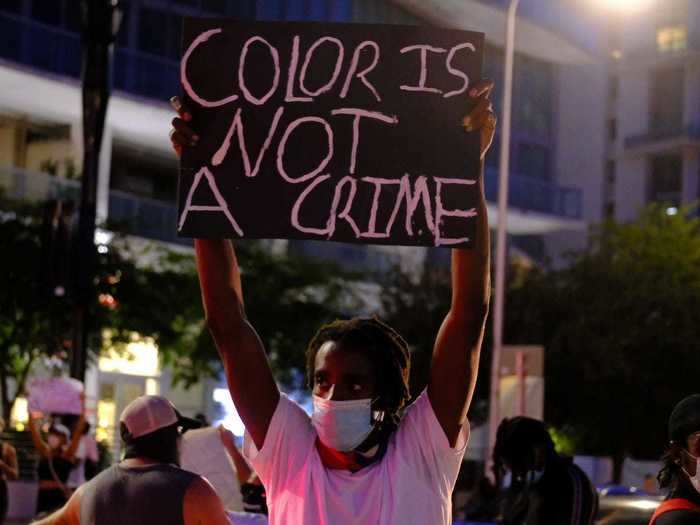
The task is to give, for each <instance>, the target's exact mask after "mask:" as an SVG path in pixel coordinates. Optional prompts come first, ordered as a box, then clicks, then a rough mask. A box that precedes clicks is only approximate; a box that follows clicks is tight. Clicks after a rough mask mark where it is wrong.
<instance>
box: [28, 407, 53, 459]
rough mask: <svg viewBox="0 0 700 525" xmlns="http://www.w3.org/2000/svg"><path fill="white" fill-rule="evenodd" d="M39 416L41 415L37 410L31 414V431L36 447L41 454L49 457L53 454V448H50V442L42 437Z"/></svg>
mask: <svg viewBox="0 0 700 525" xmlns="http://www.w3.org/2000/svg"><path fill="white" fill-rule="evenodd" d="M39 418H40V415H39V414H38V413H36V412H32V413H30V414H29V433H30V434H31V435H32V442H33V443H34V448H35V449H36V451H37V452H38V453H39V455H40V456H42V457H44V458H48V457H49V456H50V455H51V449H50V448H49V445H48V443H46V441H44V439H43V438H42V437H41V432H40V431H39V427H38V424H37V419H39Z"/></svg>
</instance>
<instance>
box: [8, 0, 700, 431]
mask: <svg viewBox="0 0 700 525" xmlns="http://www.w3.org/2000/svg"><path fill="white" fill-rule="evenodd" d="M547 3H548V4H551V6H553V9H554V14H552V12H550V11H549V10H547V9H544V10H543V9H542V8H541V4H542V2H540V1H539V0H523V11H522V18H521V19H520V20H519V25H518V38H517V45H516V47H517V56H516V67H515V85H516V90H515V99H514V115H513V118H514V133H513V140H512V144H511V148H512V149H511V154H512V173H511V183H510V184H511V185H510V199H509V205H510V208H509V218H508V231H509V233H510V236H511V240H512V244H513V246H514V247H516V248H518V249H519V251H521V252H522V253H525V254H527V255H528V256H529V257H531V258H533V259H535V260H541V259H543V258H545V257H546V256H547V255H552V254H551V253H549V252H551V250H555V249H557V247H558V246H560V245H561V243H562V242H564V241H566V240H569V239H576V241H575V242H580V239H581V238H582V235H583V232H584V231H585V226H586V223H587V221H590V220H595V219H597V218H598V217H600V215H601V212H600V209H599V207H600V195H601V192H602V188H601V186H602V182H601V181H602V180H603V173H602V170H603V165H604V163H603V162H602V160H601V159H603V157H604V152H605V137H604V136H603V135H602V134H601V132H600V129H601V126H602V125H603V123H604V121H605V111H606V106H605V100H606V99H605V94H606V92H607V91H606V89H607V87H606V86H607V76H606V74H605V71H604V68H603V69H601V65H600V63H599V60H598V54H597V50H596V42H597V40H596V38H595V37H591V34H593V33H586V32H581V31H580V29H581V24H573V25H568V26H567V25H566V24H563V25H562V24H561V17H559V16H557V14H556V13H557V12H558V11H557V9H561V6H559V7H557V6H558V5H559V3H558V2H551V3H550V2H547ZM120 4H121V6H122V10H123V17H122V24H121V26H122V27H121V29H120V32H119V34H118V38H117V42H116V47H115V58H114V72H113V89H114V91H113V95H112V98H111V101H110V106H109V111H108V115H107V123H106V129H105V134H104V140H103V144H102V156H101V160H100V167H99V182H98V220H101V221H114V222H118V223H121V224H123V225H125V227H126V228H127V231H128V233H129V234H130V235H131V236H132V237H133V238H135V239H141V240H148V241H154V242H166V243H170V244H173V245H178V246H181V247H183V249H190V248H189V246H190V245H191V242H190V241H189V240H187V239H179V238H177V236H176V234H175V224H176V208H175V204H174V203H175V194H176V188H177V160H176V158H175V156H174V155H173V153H172V152H171V150H170V143H169V139H168V132H169V128H170V120H171V118H172V111H171V110H170V108H169V107H168V105H167V102H166V101H167V100H168V98H169V97H170V96H171V95H172V94H175V93H177V92H178V91H179V87H178V57H179V40H180V28H181V19H182V17H183V16H231V17H236V18H239V19H244V20H246V19H247V20H317V21H325V22H364V23H400V24H424V23H428V24H434V25H442V26H448V27H454V28H463V29H472V30H480V31H485V32H486V34H487V49H486V66H485V67H486V72H485V74H486V76H488V77H490V78H493V79H494V80H495V81H496V82H497V86H499V87H497V90H496V93H495V94H494V99H495V102H496V106H497V108H498V106H499V104H500V86H501V84H502V82H501V79H502V75H503V73H502V68H503V51H502V48H503V42H504V30H503V27H504V24H505V14H504V10H503V2H501V1H496V2H483V3H482V2H477V1H475V0H464V1H460V2H456V1H451V0H447V1H440V0H422V1H417V0H396V1H394V2H389V1H383V0H382V1H380V0H306V1H301V0H288V1H283V0H265V1H263V0H258V1H254V0H247V1H241V0H122V1H121V2H120ZM79 13H80V1H79V0H52V1H50V2H49V1H45V0H5V1H4V2H3V3H2V4H1V5H0V189H2V191H4V192H5V193H6V194H7V195H9V196H11V197H13V198H17V199H30V200H37V201H40V200H45V199H48V198H77V196H78V195H79V188H80V173H81V162H82V132H81V98H80V97H81V92H80V82H79V75H80V60H81V54H80V35H79V28H80V20H79ZM582 35H583V36H582ZM620 129H621V130H622V126H621V128H620ZM572 131H575V133H572ZM498 143H499V138H498V136H497V138H496V144H495V145H494V147H493V149H492V152H491V154H490V155H489V157H488V161H487V168H486V174H485V177H486V179H485V182H486V192H487V198H488V201H489V202H488V206H489V212H490V215H491V217H492V218H494V219H495V216H496V213H495V201H496V199H497V195H498V169H497V156H498V155H497V153H498ZM695 158H696V161H695V162H696V163H697V155H696V157H695ZM696 173H697V168H696ZM596 206H598V208H597V207H596ZM492 224H493V225H495V222H494V220H493V219H492ZM577 232H578V233H577ZM552 238H554V239H555V241H556V242H553V241H551V240H550V239H552ZM562 239H564V241H562ZM572 242H573V241H572ZM282 248H283V249H287V250H289V251H290V252H294V253H298V254H302V255H305V256H309V257H318V258H328V259H333V260H337V261H339V262H341V263H342V264H344V265H346V266H348V267H350V268H352V269H355V270H358V269H364V270H367V271H368V272H370V273H372V274H373V275H376V274H381V272H384V271H388V270H389V269H390V268H392V266H393V265H394V264H397V263H399V264H403V265H404V266H406V267H409V268H414V269H416V268H420V267H422V265H424V264H444V263H446V261H447V256H448V253H449V252H448V251H447V250H437V249H435V250H426V249H421V248H397V247H378V246H360V245H343V244H337V243H319V242H312V241H304V242H301V241H300V242H290V243H288V244H284V245H283V246H282ZM132 350H133V352H132V353H133V359H131V360H126V361H124V360H120V359H119V358H117V357H115V356H109V355H108V356H105V357H104V358H103V359H101V360H100V362H99V363H98V364H97V366H95V367H93V368H92V369H91V370H90V373H89V374H88V378H87V383H88V393H89V396H90V398H91V399H92V410H93V415H94V417H95V420H96V423H97V427H98V430H99V431H100V432H102V433H103V434H104V435H105V436H107V437H109V438H110V439H111V438H113V436H114V431H115V429H116V428H117V420H116V418H117V417H118V414H119V412H120V411H121V409H122V408H123V406H125V405H126V404H127V403H128V402H129V401H130V400H131V399H133V398H134V397H136V396H138V395H141V394H143V393H156V392H160V393H164V394H167V395H168V396H170V397H172V398H174V399H175V400H176V402H177V403H178V405H179V406H181V407H182V408H183V409H184V411H185V412H187V413H194V412H196V411H204V412H207V413H209V414H210V415H213V414H214V412H215V411H216V410H217V407H220V405H219V404H218V403H217V402H216V401H215V400H214V397H216V392H217V388H220V387H221V386H222V385H220V384H219V383H217V382H216V381H211V382H208V383H205V384H202V385H199V386H198V387H197V388H196V389H194V390H190V391H187V392H182V391H179V390H176V389H172V388H171V387H170V382H169V374H168V371H167V370H163V369H161V366H160V364H159V362H158V354H157V349H156V348H155V347H153V346H152V345H149V343H148V341H134V346H133V348H132ZM98 399H99V400H100V401H99V403H98V402H97V400H98Z"/></svg>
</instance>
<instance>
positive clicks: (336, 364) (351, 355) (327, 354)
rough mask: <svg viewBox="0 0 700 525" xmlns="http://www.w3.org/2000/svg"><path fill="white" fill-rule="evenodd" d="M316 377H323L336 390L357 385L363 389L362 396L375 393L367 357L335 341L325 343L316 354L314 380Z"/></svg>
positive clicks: (373, 375)
mask: <svg viewBox="0 0 700 525" xmlns="http://www.w3.org/2000/svg"><path fill="white" fill-rule="evenodd" d="M318 376H323V377H324V378H325V379H326V380H327V381H328V382H330V383H332V384H334V385H335V388H336V389H338V388H340V387H342V388H350V387H352V386H353V385H355V384H359V385H361V386H362V387H363V388H362V392H361V394H362V396H367V395H372V396H373V395H374V394H375V392H376V378H375V371H374V366H373V365H372V362H371V360H370V359H369V357H368V356H367V355H366V354H365V353H364V352H362V351H360V350H359V349H354V348H348V347H346V346H343V345H342V344H339V343H336V342H335V341H326V342H325V343H323V344H322V345H321V347H320V348H319V349H318V352H317V353H316V358H315V360H314V378H316V377H318ZM316 383H317V381H316V380H315V381H314V384H316ZM316 390H317V388H316V386H315V387H314V391H316ZM353 397H354V396H353Z"/></svg>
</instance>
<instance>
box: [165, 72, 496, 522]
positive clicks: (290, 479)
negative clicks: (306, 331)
mask: <svg viewBox="0 0 700 525" xmlns="http://www.w3.org/2000/svg"><path fill="white" fill-rule="evenodd" d="M492 88H493V84H492V83H491V82H482V83H479V84H476V85H474V86H473V87H471V88H470V90H469V95H470V97H471V98H472V100H473V101H474V102H475V106H474V109H473V110H472V111H471V112H470V113H469V115H467V116H466V117H465V118H464V122H463V124H464V127H465V128H466V130H467V131H469V132H478V133H479V134H480V139H481V160H482V166H483V159H484V156H485V154H486V152H487V150H488V148H489V146H490V145H491V142H492V139H493V134H494V128H495V123H496V118H495V115H494V113H493V110H492V107H491V103H490V101H489V95H490V93H491V90H492ZM173 106H174V107H175V109H176V110H178V112H179V114H180V117H179V118H176V119H174V121H173V127H174V130H173V132H172V133H171V139H172V141H173V145H174V147H175V149H176V151H178V152H182V149H183V148H187V147H195V146H196V144H197V142H198V137H197V135H196V133H195V131H193V130H192V129H191V128H190V127H189V122H191V114H190V113H189V111H188V109H187V108H186V107H184V106H183V104H182V103H181V102H180V101H179V100H178V99H174V100H173ZM479 197H480V199H479V204H478V207H477V212H478V219H477V221H478V225H477V234H476V241H475V243H474V248H473V249H471V250H463V249H454V250H453V252H452V283H453V284H452V286H453V289H452V303H451V308H450V311H449V312H448V313H447V316H446V317H445V320H444V321H443V323H442V326H441V328H440V330H439V332H438V334H437V338H436V341H435V347H434V350H433V358H432V365H431V372H430V380H429V384H428V387H427V389H426V390H425V391H424V392H423V393H421V394H420V395H419V396H418V398H417V399H416V400H415V401H414V402H413V403H412V404H411V405H410V406H408V407H407V408H404V407H405V405H406V403H407V401H408V400H409V387H408V372H409V366H410V356H409V351H408V345H407V344H406V342H405V341H404V339H403V338H402V337H401V336H400V335H399V334H398V333H397V332H396V331H394V330H393V329H392V328H390V327H389V326H387V325H386V324H384V323H383V322H381V321H380V320H378V319H374V318H370V319H368V318H355V319H351V320H349V321H336V322H334V323H331V324H330V325H327V326H324V327H322V328H321V329H320V330H319V332H318V333H317V334H316V336H315V337H314V338H313V339H312V341H311V343H310V345H309V348H308V361H307V364H308V370H307V372H308V381H309V387H310V388H311V389H312V392H313V415H312V417H309V416H307V415H306V413H305V412H304V411H303V410H302V409H301V408H300V407H299V406H298V405H296V404H295V403H294V402H292V401H291V400H290V399H289V398H287V397H286V396H285V395H284V394H280V392H279V390H278V388H277V385H276V383H275V380H274V377H273V375H272V372H271V369H270V366H269V363H268V361H267V357H266V355H265V349H264V348H263V344H262V342H261V341H260V338H259V337H258V335H257V334H256V332H255V330H254V328H253V327H252V325H251V324H250V322H249V320H248V319H247V317H246V313H245V305H244V301H243V291H242V284H241V274H240V269H239V267H238V263H237V261H236V255H235V252H234V249H233V245H232V243H231V242H229V241H225V240H203V239H196V240H195V251H196V257H197V267H198V272H199V278H200V284H201V288H202V298H203V303H204V309H205V312H206V319H207V324H208V326H209V329H210V331H211V333H212V336H213V338H214V341H215V343H216V346H217V348H218V350H219V353H220V355H221V359H222V361H223V364H224V369H225V372H226V377H227V380H228V385H229V389H230V392H231V396H232V398H233V401H234V403H235V405H236V409H237V410H238V413H239V415H240V417H241V419H242V420H243V422H244V424H245V426H246V429H247V435H246V438H245V442H244V454H245V455H246V456H247V458H248V459H249V461H250V463H251V465H252V466H253V468H254V469H255V470H256V472H257V473H258V475H259V476H260V479H261V480H262V481H263V484H264V485H265V488H266V491H267V498H268V507H269V519H270V523H271V524H273V525H283V524H295V525H343V524H348V523H358V524H360V523H361V524H366V523H372V524H375V523H376V524H382V525H393V524H402V525H403V524H415V525H426V524H430V525H448V524H449V523H451V506H452V504H451V495H452V490H453V488H454V484H455V482H456V479H457V474H458V472H459V468H460V464H461V461H462V457H463V455H464V452H465V448H466V445H467V441H468V437H469V424H468V422H467V411H468V409H469V405H470V403H471V399H472V395H473V392H474V387H475V384H476V374H477V370H478V365H479V353H480V349H481V343H482V339H483V335H484V326H485V321H486V316H487V312H488V305H489V297H490V276H489V257H490V256H489V230H488V224H487V220H486V204H485V200H484V194H483V181H482V182H481V190H480V192H479Z"/></svg>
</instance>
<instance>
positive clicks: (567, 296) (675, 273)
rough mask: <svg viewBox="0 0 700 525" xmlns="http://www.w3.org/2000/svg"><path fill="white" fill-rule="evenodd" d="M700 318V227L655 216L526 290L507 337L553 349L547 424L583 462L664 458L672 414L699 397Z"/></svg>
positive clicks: (689, 220) (535, 275)
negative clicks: (564, 435) (570, 436)
mask: <svg viewBox="0 0 700 525" xmlns="http://www.w3.org/2000/svg"><path fill="white" fill-rule="evenodd" d="M699 312H700V221H699V220H698V219H697V218H693V217H692V216H691V210H687V209H686V210H683V211H682V212H681V213H678V214H677V215H673V216H669V215H667V214H666V213H665V210H664V209H663V208H660V207H651V208H649V209H648V210H646V211H645V212H644V213H643V214H642V215H641V217H640V218H639V219H638V220H637V221H635V222H633V223H628V224H617V223H614V222H607V223H604V224H603V225H601V226H600V227H599V228H597V229H596V230H595V231H594V232H593V235H592V237H591V242H590V244H589V246H588V248H587V249H586V250H585V251H583V252H581V253H578V254H575V255H572V258H571V261H570V265H569V266H568V267H566V268H565V269H562V270H558V271H550V272H540V271H535V272H531V273H530V274H528V275H527V276H526V277H525V278H524V279H523V280H522V281H521V282H518V283H514V285H513V286H512V288H511V289H510V290H509V295H508V310H507V315H506V323H507V326H506V334H507V335H506V337H507V340H508V342H509V343H521V344H528V343H532V344H544V346H545V352H546V393H545V404H546V407H545V414H546V419H547V421H548V422H549V423H551V424H554V425H556V426H559V427H564V426H566V427H568V428H569V429H573V431H574V432H575V434H576V442H577V444H578V446H579V450H578V452H579V453H591V454H604V455H612V456H613V457H615V458H616V459H617V460H620V459H621V458H622V457H624V456H626V455H628V456H633V457H642V458H655V457H658V456H659V455H660V453H661V451H662V450H663V447H664V444H665V442H666V441H667V436H666V421H667V419H668V416H669V414H670V411H671V409H672V407H673V406H674V404H675V403H676V402H678V401H679V400H680V399H681V398H683V397H684V396H686V395H688V394H690V393H693V392H697V391H698V375H699V374H700V322H698V319H699V318H698V315H699ZM618 464H619V461H618Z"/></svg>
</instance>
